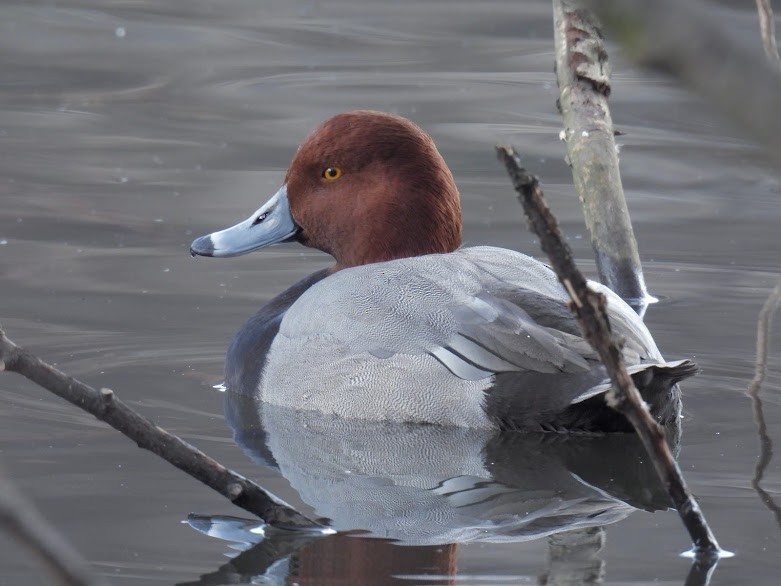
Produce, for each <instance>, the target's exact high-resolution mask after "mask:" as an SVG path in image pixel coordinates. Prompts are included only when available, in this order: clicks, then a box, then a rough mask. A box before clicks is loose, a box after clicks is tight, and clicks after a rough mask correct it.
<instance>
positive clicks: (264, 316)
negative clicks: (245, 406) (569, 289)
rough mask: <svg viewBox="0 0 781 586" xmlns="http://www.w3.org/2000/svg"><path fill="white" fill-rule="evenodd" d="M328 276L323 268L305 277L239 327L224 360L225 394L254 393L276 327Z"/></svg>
mask: <svg viewBox="0 0 781 586" xmlns="http://www.w3.org/2000/svg"><path fill="white" fill-rule="evenodd" d="M328 275H329V271H328V269H323V270H320V271H317V272H316V273H312V274H311V275H309V276H308V277H305V278H304V279H302V280H300V281H299V282H298V283H296V284H295V285H293V286H292V287H290V288H289V289H287V290H286V291H285V292H284V293H281V294H280V295H277V296H276V297H275V298H274V299H272V300H271V301H269V302H268V303H267V304H266V305H264V306H263V307H261V308H260V310H258V312H257V313H256V314H255V315H253V316H252V317H251V318H249V320H247V322H246V323H245V324H244V325H243V326H242V327H241V329H240V330H239V331H238V332H237V333H236V336H234V338H233V341H232V342H231V345H230V347H229V348H228V354H227V356H226V357H225V386H226V387H227V388H228V392H231V393H239V394H242V395H255V394H257V392H258V391H257V389H258V381H259V379H260V373H261V371H262V370H263V366H264V364H265V362H266V355H267V354H268V350H269V348H270V347H271V342H272V341H273V340H274V336H276V335H277V332H278V331H279V324H280V323H281V322H282V318H283V317H284V315H285V312H286V311H287V310H288V309H289V308H290V306H291V305H293V304H294V303H295V302H296V301H297V300H298V298H299V297H301V295H303V294H304V292H305V291H306V290H307V289H309V288H310V287H311V286H312V285H314V284H315V283H317V282H319V281H322V280H323V279H324V278H325V277H327V276H328Z"/></svg>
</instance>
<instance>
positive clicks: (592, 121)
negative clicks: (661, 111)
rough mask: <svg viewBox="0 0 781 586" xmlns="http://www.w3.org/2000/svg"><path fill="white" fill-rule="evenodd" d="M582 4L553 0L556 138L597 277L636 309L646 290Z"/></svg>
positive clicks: (601, 68)
mask: <svg viewBox="0 0 781 586" xmlns="http://www.w3.org/2000/svg"><path fill="white" fill-rule="evenodd" d="M584 5H585V3H584V2H583V0H554V2H553V32H554V39H555V43H556V79H557V81H558V84H559V100H558V103H559V109H560V110H561V116H562V118H563V121H564V131H563V133H562V138H563V140H564V141H565V142H566V143H567V157H568V160H569V163H570V166H571V167H572V177H573V180H574V183H575V189H576V191H577V193H578V197H579V198H580V202H581V204H582V207H583V216H584V218H585V220H586V225H587V226H588V230H589V233H590V234H591V244H592V246H593V248H594V251H595V253H596V260H597V270H598V271H599V279H600V281H602V283H603V284H604V285H607V286H608V287H609V288H610V289H612V290H613V291H615V292H616V293H618V295H619V296H620V297H621V298H622V299H624V300H626V301H627V302H628V303H630V304H631V305H632V306H633V307H639V308H640V310H641V311H642V310H643V309H644V308H645V305H646V304H647V292H646V288H645V282H644V280H643V269H642V266H641V265H640V255H639V253H638V251H637V241H636V240H635V234H634V231H633V229H632V221H631V219H630V217H629V209H628V208H627V205H626V198H625V197H624V188H623V186H622V185H621V173H620V171H619V168H618V152H617V150H616V143H615V139H614V131H613V120H612V119H611V116H610V108H609V106H608V96H609V95H610V89H611V88H610V64H609V63H608V56H607V51H606V50H605V44H604V40H603V38H602V33H601V30H600V25H599V23H598V22H597V21H596V17H595V16H594V13H593V12H592V11H590V10H585V9H584ZM607 218H609V219H610V221H609V222H608V221H607V220H606V219H607Z"/></svg>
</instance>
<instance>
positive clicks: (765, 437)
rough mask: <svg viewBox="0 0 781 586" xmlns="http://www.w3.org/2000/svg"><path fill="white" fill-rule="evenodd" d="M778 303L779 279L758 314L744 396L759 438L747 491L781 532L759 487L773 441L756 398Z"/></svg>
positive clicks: (780, 519)
mask: <svg viewBox="0 0 781 586" xmlns="http://www.w3.org/2000/svg"><path fill="white" fill-rule="evenodd" d="M780 301H781V280H779V281H778V283H776V286H775V287H774V288H773V290H772V291H771V292H770V295H769V296H768V298H767V300H766V301H765V303H764V305H763V306H762V309H761V310H760V312H759V319H758V320H757V359H756V364H755V371H754V378H753V379H752V380H751V383H750V384H749V386H748V388H747V389H746V395H748V397H749V398H750V399H751V408H752V411H753V413H754V422H755V423H756V426H757V435H759V458H758V460H757V464H756V466H755V467H754V477H753V478H752V479H751V488H753V489H754V491H755V492H756V493H757V494H758V495H759V498H760V500H761V501H762V503H763V504H764V505H765V506H766V507H767V508H768V510H770V512H772V513H773V516H774V517H775V519H776V524H777V525H778V527H779V529H781V507H779V506H778V504H777V503H776V502H775V500H773V497H772V496H770V494H769V493H768V492H767V491H766V490H765V489H764V488H762V485H761V482H762V478H763V477H764V476H765V470H767V467H768V466H769V465H770V461H771V460H772V459H773V440H771V439H770V434H768V432H767V423H766V422H765V412H764V410H763V408H762V399H760V397H759V391H760V390H761V389H762V383H763V382H764V381H765V376H766V374H767V355H768V348H769V340H770V324H771V323H772V321H773V315H774V314H775V312H776V309H778V304H779V302H780Z"/></svg>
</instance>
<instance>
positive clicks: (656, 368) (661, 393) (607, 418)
mask: <svg viewBox="0 0 781 586" xmlns="http://www.w3.org/2000/svg"><path fill="white" fill-rule="evenodd" d="M627 371H629V374H630V375H631V376H632V380H633V381H634V383H635V386H636V387H637V390H638V391H640V394H641V395H642V397H643V400H644V401H645V402H646V403H647V404H648V408H649V410H650V411H651V415H652V416H653V418H654V419H656V421H657V422H658V423H659V424H660V425H663V426H665V427H667V428H668V433H670V434H671V435H673V436H677V434H678V432H679V430H680V425H679V423H680V415H681V389H680V388H679V387H678V383H679V382H680V381H682V380H683V379H685V378H688V377H690V376H693V375H695V374H697V372H699V367H698V366H697V365H696V364H695V363H694V362H692V361H691V360H677V361H675V362H662V363H658V364H652V363H643V364H634V365H632V366H628V367H627ZM610 388H611V383H610V381H609V380H608V381H604V382H602V383H601V384H598V385H595V386H593V387H592V388H590V389H589V390H588V391H586V392H584V393H582V394H581V395H580V396H578V397H576V398H575V399H574V400H573V401H572V403H570V406H569V407H568V408H567V409H566V411H565V412H564V413H562V420H563V421H567V420H568V419H571V422H569V421H567V423H566V424H565V425H567V426H568V427H570V429H576V430H577V429H579V428H584V429H583V430H584V431H632V426H631V425H630V424H629V422H628V421H627V420H626V419H625V418H624V416H623V415H621V414H620V413H618V412H617V411H614V410H612V409H610V408H609V407H608V406H607V405H606V404H605V401H604V394H605V393H606V392H607V391H608V390H610Z"/></svg>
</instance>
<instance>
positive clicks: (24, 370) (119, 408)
mask: <svg viewBox="0 0 781 586" xmlns="http://www.w3.org/2000/svg"><path fill="white" fill-rule="evenodd" d="M0 370H10V371H13V372H18V373H19V374H21V375H22V376H24V377H26V378H28V379H30V380H31V381H33V382H34V383H36V384H38V385H40V386H41V387H43V388H44V389H46V390H47V391H51V392H52V393H54V394H55V395H58V396H59V397H62V398H63V399H65V400H66V401H70V402H71V403H73V404H74V405H76V406H77V407H80V408H82V409H84V410H85V411H87V412H89V413H92V415H94V416H95V417H97V418H98V419H100V420H101V421H105V422H106V423H108V424H109V425H110V426H111V427H113V428H114V429H116V430H117V431H120V432H122V433H123V434H124V435H126V436H127V437H129V438H130V439H132V440H133V441H134V442H136V443H137V444H138V446H139V447H141V448H144V449H145V450H149V451H150V452H154V453H155V454H157V455H158V456H160V457H161V458H163V459H164V460H166V461H167V462H168V463H169V464H173V465H174V466H176V467H177V468H179V469H180V470H182V471H183V472H186V473H187V474H189V475H190V476H192V477H193V478H195V479H197V480H200V481H201V482H203V483H204V484H205V485H206V486H208V487H210V488H212V489H214V490H216V491H217V492H219V493H220V494H221V495H223V496H224V497H226V498H227V499H229V500H230V501H231V502H232V503H233V504H234V505H236V506H237V507H241V508H242V509H244V510H245V511H249V512H250V513H252V514H253V515H258V516H259V517H260V518H261V519H263V520H264V521H265V522H266V523H268V524H270V525H277V526H282V527H312V526H316V525H317V523H314V522H313V521H310V520H309V519H307V518H306V517H304V516H303V515H302V514H301V513H299V512H298V511H296V510H295V509H292V508H291V507H289V506H288V505H287V504H285V503H283V502H282V501H280V500H279V499H277V498H276V497H275V496H273V495H272V494H270V493H268V492H266V491H265V490H263V489H262V488H261V487H260V486H258V485H257V484H255V483H254V482H252V481H250V480H248V479H246V478H244V477H243V476H239V475H238V474H236V473H235V472H233V470H230V469H228V468H226V467H225V466H223V465H222V464H220V463H219V462H217V461H216V460H213V459H212V458H210V457H209V456H207V455H206V454H204V453H203V452H201V451H200V450H198V449H196V448H195V447H193V446H191V445H190V444H188V443H187V442H185V441H183V440H182V439H180V438H178V437H177V436H175V435H173V434H170V433H168V432H167V431H165V430H164V429H162V428H161V427H158V426H157V425H155V424H154V423H152V422H151V421H150V420H149V419H147V418H146V417H144V416H143V415H140V414H139V413H137V412H136V411H134V410H133V409H131V408H130V407H129V406H128V405H127V404H126V403H124V402H122V401H121V400H120V399H119V398H118V397H117V396H116V395H115V394H114V392H113V391H112V390H111V389H101V390H100V391H96V390H95V389H93V388H92V387H90V386H88V385H86V384H84V383H83V382H81V381H79V380H76V379H75V378H73V377H70V376H68V375H66V374H65V373H63V372H61V371H59V370H57V369H56V368H54V367H53V366H51V365H50V364H47V363H46V362H44V361H43V360H41V359H40V358H38V357H37V356H35V355H34V354H32V353H30V352H28V351H26V350H24V349H23V348H20V347H19V346H17V345H16V344H14V343H13V342H12V341H11V340H9V339H8V338H6V336H5V332H3V330H2V329H0Z"/></svg>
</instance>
